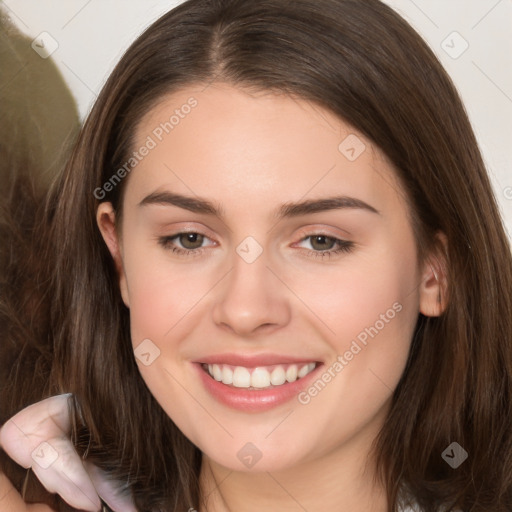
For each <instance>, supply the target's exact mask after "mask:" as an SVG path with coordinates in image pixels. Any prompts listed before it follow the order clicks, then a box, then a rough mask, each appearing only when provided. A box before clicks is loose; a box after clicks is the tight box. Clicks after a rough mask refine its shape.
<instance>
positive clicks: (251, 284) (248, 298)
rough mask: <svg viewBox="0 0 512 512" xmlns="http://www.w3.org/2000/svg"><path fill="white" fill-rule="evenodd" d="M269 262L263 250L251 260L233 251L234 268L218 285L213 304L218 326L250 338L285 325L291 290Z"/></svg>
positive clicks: (288, 314) (268, 332) (288, 311)
mask: <svg viewBox="0 0 512 512" xmlns="http://www.w3.org/2000/svg"><path fill="white" fill-rule="evenodd" d="M249 261H250V260H249ZM270 263H271V262H270V261H269V258H268V255H267V251H265V250H264V251H263V252H262V253H261V254H260V255H259V257H258V258H257V259H256V260H255V261H252V262H248V261H246V260H245V259H244V258H243V257H241V256H240V255H239V254H238V253H235V254H234V256H233V268H232V269H231V271H230V272H229V274H228V275H227V276H226V278H225V279H223V281H222V283H219V286H218V287H217V296H216V299H215V304H214V307H213V320H214V322H215V324H216V325H217V326H219V327H221V328H223V329H225V330H228V331H230V332H231V333H234V334H237V335H238V336H240V337H245V338H250V337H254V336H257V335H258V334H263V333H264V334H270V333H271V332H273V331H274V330H277V329H280V328H282V327H284V326H285V325H287V324H288V322H289V321H290V317H291V312H290V303H289V295H290V292H289V290H288V289H287V287H286V285H285V284H283V282H282V281H281V280H280V279H279V277H278V272H276V271H275V270H274V269H272V268H269V264H270Z"/></svg>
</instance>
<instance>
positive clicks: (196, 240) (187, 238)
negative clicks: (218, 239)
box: [176, 233, 204, 250]
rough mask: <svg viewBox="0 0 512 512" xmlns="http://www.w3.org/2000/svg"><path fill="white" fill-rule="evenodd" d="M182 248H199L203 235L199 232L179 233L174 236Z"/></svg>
mask: <svg viewBox="0 0 512 512" xmlns="http://www.w3.org/2000/svg"><path fill="white" fill-rule="evenodd" d="M176 238H177V239H178V240H179V242H180V244H181V245H182V247H183V248H184V249H190V250H192V249H199V248H200V247H201V246H202V245H203V241H204V236H203V235H201V234H199V233H180V234H179V235H178V236H177V237H176Z"/></svg>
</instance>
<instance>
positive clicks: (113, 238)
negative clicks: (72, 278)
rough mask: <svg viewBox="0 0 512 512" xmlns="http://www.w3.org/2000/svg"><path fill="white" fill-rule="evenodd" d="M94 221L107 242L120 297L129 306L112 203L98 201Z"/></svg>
mask: <svg viewBox="0 0 512 512" xmlns="http://www.w3.org/2000/svg"><path fill="white" fill-rule="evenodd" d="M96 222H97V224H98V228H99V229H100V232H101V236H102V237H103V240H104V241H105V244H107V247H108V250H109V251H110V254H111V256H112V259H113V260H114V264H115V267H116V271H117V275H118V277H119V288H120V290H121V297H122V298H123V302H124V303H125V305H126V306H127V307H130V302H129V293H128V286H127V282H126V273H125V271H124V266H123V257H122V252H121V240H120V236H119V234H118V232H117V230H116V214H115V211H114V208H113V206H112V203H107V202H105V203H100V205H99V206H98V209H97V211H96Z"/></svg>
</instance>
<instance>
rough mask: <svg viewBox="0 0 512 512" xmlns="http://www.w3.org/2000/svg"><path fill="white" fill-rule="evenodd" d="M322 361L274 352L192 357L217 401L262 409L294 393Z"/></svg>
mask: <svg viewBox="0 0 512 512" xmlns="http://www.w3.org/2000/svg"><path fill="white" fill-rule="evenodd" d="M322 365H323V363H322V362H320V361H317V360H315V359H303V358H294V357H289V356H284V355H278V354H262V355H257V356H255V355H238V354H219V355H214V356H209V357H204V358H202V359H201V360H200V361H195V364H194V367H195V368H196V369H197V371H198V374H199V378H200V380H201V381H202V383H203V385H204V387H205V388H206V390H207V391H208V392H209V393H210V394H211V395H212V397H213V398H215V399H216V400H217V401H219V402H221V403H223V404H224V405H227V406H229V407H231V408H234V409H239V410H242V411H244V412H263V411H265V410H268V409H271V408H273V407H276V406H278V405H281V404H284V403H286V402H288V401H290V400H292V399H293V398H295V397H297V396H298V394H299V393H300V392H301V391H302V390H303V389H304V388H305V387H307V386H308V385H309V383H310V382H311V381H312V380H313V378H314V377H315V376H316V375H317V373H318V370H319V367H320V366H322Z"/></svg>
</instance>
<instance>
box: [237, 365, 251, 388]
mask: <svg viewBox="0 0 512 512" xmlns="http://www.w3.org/2000/svg"><path fill="white" fill-rule="evenodd" d="M233 386H235V388H249V387H251V374H250V373H249V370H248V369H247V368H244V367H243V366H237V367H236V368H235V371H234V372H233Z"/></svg>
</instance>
